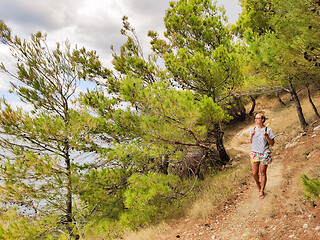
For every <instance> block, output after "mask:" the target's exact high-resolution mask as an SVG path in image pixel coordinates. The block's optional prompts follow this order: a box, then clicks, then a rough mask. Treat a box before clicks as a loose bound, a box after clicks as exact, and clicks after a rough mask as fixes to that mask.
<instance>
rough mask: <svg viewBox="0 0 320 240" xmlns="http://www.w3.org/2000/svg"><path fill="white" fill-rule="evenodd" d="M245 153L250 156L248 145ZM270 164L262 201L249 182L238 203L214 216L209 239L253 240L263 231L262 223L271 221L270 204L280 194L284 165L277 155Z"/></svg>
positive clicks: (271, 204)
mask: <svg viewBox="0 0 320 240" xmlns="http://www.w3.org/2000/svg"><path fill="white" fill-rule="evenodd" d="M237 149H238V150H242V151H243V152H244V153H245V154H247V155H248V154H249V152H250V145H248V144H247V145H242V148H241V149H239V148H237ZM273 159H274V160H273V163H272V164H271V165H270V166H269V167H268V171H267V176H268V180H267V186H266V189H265V198H264V199H259V198H258V194H259V192H258V189H257V187H256V185H255V183H254V181H253V180H252V181H251V182H250V183H249V185H248V188H247V189H246V191H244V193H243V195H242V197H241V199H240V200H238V201H237V202H236V203H235V204H232V205H231V206H226V207H227V208H226V209H225V213H224V214H223V215H221V216H219V217H217V219H216V222H215V223H214V227H213V232H214V234H213V235H212V236H211V239H254V238H255V236H256V235H259V234H260V232H262V231H263V229H261V226H259V224H260V223H261V221H267V222H268V221H271V219H268V218H266V216H268V215H270V211H271V209H272V208H273V207H272V206H273V202H274V199H275V198H276V196H277V195H278V193H279V186H281V183H282V182H283V164H282V161H281V158H280V157H279V156H274V157H273Z"/></svg>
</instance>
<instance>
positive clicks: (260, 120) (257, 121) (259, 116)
mask: <svg viewBox="0 0 320 240" xmlns="http://www.w3.org/2000/svg"><path fill="white" fill-rule="evenodd" d="M254 121H255V122H256V123H263V117H262V116H261V115H260V114H257V115H256V116H255V118H254Z"/></svg>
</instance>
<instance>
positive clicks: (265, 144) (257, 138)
mask: <svg viewBox="0 0 320 240" xmlns="http://www.w3.org/2000/svg"><path fill="white" fill-rule="evenodd" d="M265 121H266V117H265V116H264V115H263V114H257V115H256V116H255V123H256V126H255V127H253V128H252V129H251V134H250V142H251V143H252V148H251V154H250V158H251V166H252V176H253V178H254V180H255V182H256V184H257V186H258V190H259V198H261V199H262V198H264V189H265V186H266V183H267V168H268V165H269V164H270V163H271V162H272V158H271V155H270V153H271V151H270V148H269V146H272V145H273V144H274V137H275V135H274V133H273V132H272V129H271V128H269V127H266V126H265V125H264V123H265ZM259 170H260V175H261V181H259Z"/></svg>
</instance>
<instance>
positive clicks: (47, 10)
mask: <svg viewBox="0 0 320 240" xmlns="http://www.w3.org/2000/svg"><path fill="white" fill-rule="evenodd" d="M169 2H170V0H28V1H25V0H0V6H1V8H0V19H1V20H3V21H4V22H5V23H6V24H7V25H8V27H10V28H11V29H12V31H13V34H14V35H18V36H19V37H21V38H26V39H28V38H29V36H30V34H31V33H36V32H37V31H42V32H46V33H47V34H48V38H47V39H48V42H49V43H55V42H58V41H59V42H61V41H64V40H65V39H69V41H70V42H71V43H73V44H78V46H85V47H86V48H87V49H92V50H97V52H98V54H99V56H100V58H101V59H102V61H103V62H104V64H105V65H106V66H111V65H110V61H111V50H110V46H111V45H113V46H114V48H115V50H117V49H119V47H120V46H121V44H122V43H123V42H124V41H125V38H124V37H123V36H121V34H120V29H121V25H122V20H121V18H122V17H123V16H124V15H126V16H128V17H129V22H130V23H131V25H132V26H133V27H134V28H135V29H136V32H137V34H138V36H139V38H140V40H141V42H142V45H143V47H144V48H145V49H148V48H149V45H148V44H149V39H148V37H147V32H148V30H155V31H157V32H158V33H163V32H164V24H163V17H164V15H165V10H166V9H167V8H168V7H169ZM217 3H218V5H224V7H225V9H226V11H227V16H228V19H229V22H230V23H235V21H236V20H237V18H238V15H239V13H240V11H241V8H240V6H239V5H238V0H218V1H217ZM8 59H9V50H8V49H7V48H6V47H5V46H3V45H2V44H1V43H0V61H1V62H4V63H6V62H8ZM9 81H10V80H9V79H8V78H7V77H6V76H3V75H0V96H3V95H5V97H6V98H7V99H8V100H9V101H10V102H12V103H14V101H17V100H16V99H14V98H13V97H12V96H8V94H7V92H8V89H9V88H10V85H9Z"/></svg>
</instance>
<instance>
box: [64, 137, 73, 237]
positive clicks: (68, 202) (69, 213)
mask: <svg viewBox="0 0 320 240" xmlns="http://www.w3.org/2000/svg"><path fill="white" fill-rule="evenodd" d="M64 154H65V156H64V157H65V163H66V171H67V172H66V175H67V182H66V185H67V186H66V188H67V189H66V190H67V192H66V223H65V224H66V227H67V230H68V233H69V236H72V237H74V236H73V226H72V222H73V221H72V181H71V161H70V155H69V144H68V140H65V143H64Z"/></svg>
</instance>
